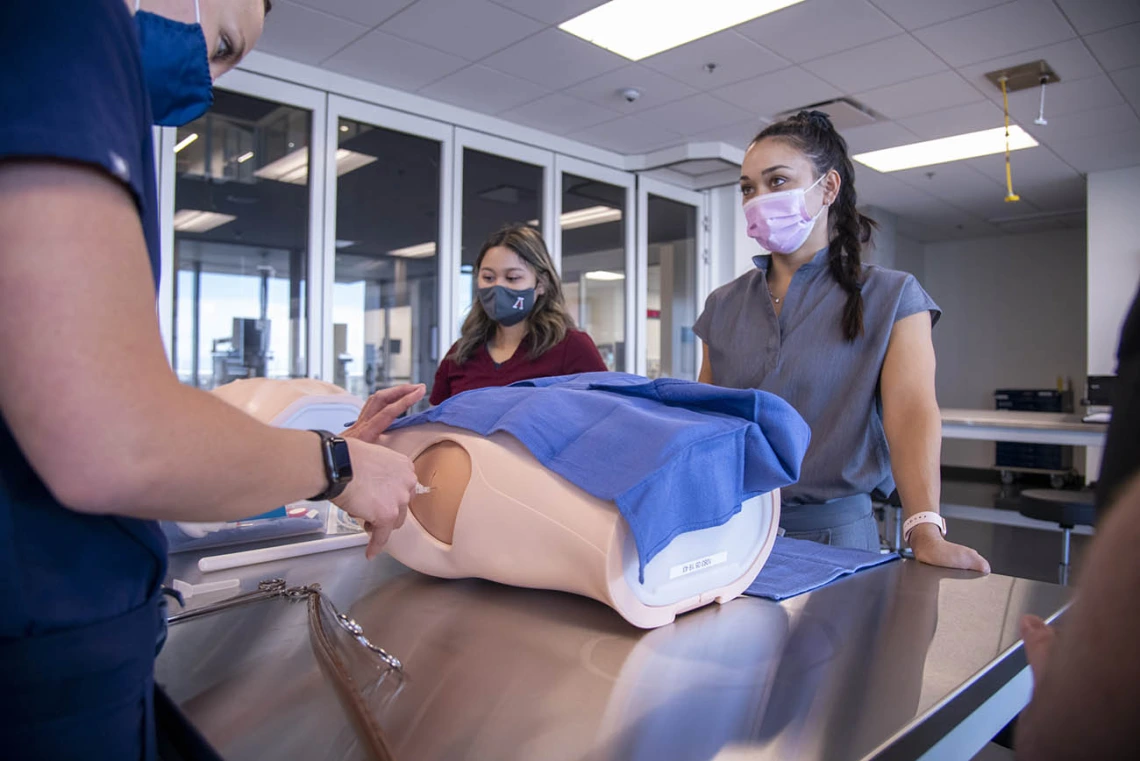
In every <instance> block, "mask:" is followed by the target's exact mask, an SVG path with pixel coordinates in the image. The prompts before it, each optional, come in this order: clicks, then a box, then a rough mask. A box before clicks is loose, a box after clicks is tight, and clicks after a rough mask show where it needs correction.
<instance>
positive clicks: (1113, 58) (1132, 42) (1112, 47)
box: [1085, 24, 1140, 71]
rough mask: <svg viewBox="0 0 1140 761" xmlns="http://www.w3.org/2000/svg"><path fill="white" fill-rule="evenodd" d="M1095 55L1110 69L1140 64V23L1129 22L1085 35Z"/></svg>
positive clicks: (1115, 69)
mask: <svg viewBox="0 0 1140 761" xmlns="http://www.w3.org/2000/svg"><path fill="white" fill-rule="evenodd" d="M1085 42H1087V43H1088V45H1089V47H1090V48H1092V52H1093V55H1095V56H1096V59H1097V60H1098V61H1100V65H1101V66H1103V67H1104V68H1105V69H1107V70H1108V71H1119V70H1120V69H1127V68H1128V67H1129V66H1137V65H1140V24H1129V25H1128V26H1120V27H1117V28H1115V29H1109V30H1108V31H1105V32H1097V33H1096V34H1090V35H1088V36H1087V37H1085Z"/></svg>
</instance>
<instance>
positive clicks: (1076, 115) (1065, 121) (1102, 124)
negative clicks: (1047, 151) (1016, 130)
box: [1022, 95, 1140, 144]
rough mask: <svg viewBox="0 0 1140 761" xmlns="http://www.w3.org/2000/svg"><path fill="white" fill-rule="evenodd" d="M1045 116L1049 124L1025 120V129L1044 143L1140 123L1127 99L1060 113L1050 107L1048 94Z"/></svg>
mask: <svg viewBox="0 0 1140 761" xmlns="http://www.w3.org/2000/svg"><path fill="white" fill-rule="evenodd" d="M1045 118H1046V120H1047V121H1048V124H1045V125H1044V126H1039V125H1037V124H1034V123H1033V122H1032V121H1028V120H1027V121H1023V122H1022V126H1023V127H1024V128H1025V130H1026V131H1027V132H1028V133H1029V134H1031V135H1033V137H1035V138H1037V140H1038V141H1039V142H1042V143H1046V144H1049V143H1053V142H1069V141H1072V140H1077V139H1079V138H1091V137H1098V136H1099V135H1107V134H1110V133H1112V132H1126V131H1127V130H1130V129H1134V128H1136V127H1140V119H1137V118H1136V112H1135V111H1133V110H1132V106H1130V105H1128V104H1127V103H1119V104H1118V105H1115V106H1109V107H1107V108H1091V107H1090V108H1089V109H1087V110H1073V111H1070V112H1069V113H1065V114H1061V115H1057V114H1053V113H1051V112H1050V111H1049V97H1048V95H1046V97H1045Z"/></svg>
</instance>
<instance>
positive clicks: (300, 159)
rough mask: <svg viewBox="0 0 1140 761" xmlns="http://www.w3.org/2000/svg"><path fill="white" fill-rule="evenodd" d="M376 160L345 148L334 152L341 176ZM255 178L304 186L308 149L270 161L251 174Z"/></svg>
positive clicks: (307, 172) (307, 173)
mask: <svg viewBox="0 0 1140 761" xmlns="http://www.w3.org/2000/svg"><path fill="white" fill-rule="evenodd" d="M375 160H376V157H375V156H369V155H367V154H364V153H357V152H356V151H350V150H347V149H345V148H338V149H337V151H336V173H337V176H338V177H339V176H340V175H342V174H348V173H349V172H351V171H353V170H356V169H359V168H360V167H362V166H367V165H369V164H371V163H372V162H373V161H375ZM253 174H254V176H256V177H261V178H262V179H266V180H277V181H278V182H288V183H291V184H293V185H304V184H305V183H307V182H308V181H309V149H308V148H298V149H297V150H295V151H293V152H292V153H288V154H286V155H284V156H282V157H281V158H279V159H277V160H276V161H271V162H270V163H268V164H266V165H265V166H263V167H261V168H260V169H258V170H257V171H256V172H254V173H253Z"/></svg>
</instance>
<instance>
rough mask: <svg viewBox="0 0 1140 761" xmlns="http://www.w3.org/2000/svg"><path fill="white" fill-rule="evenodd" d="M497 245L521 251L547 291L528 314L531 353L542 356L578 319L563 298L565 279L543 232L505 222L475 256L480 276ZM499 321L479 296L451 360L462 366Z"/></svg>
mask: <svg viewBox="0 0 1140 761" xmlns="http://www.w3.org/2000/svg"><path fill="white" fill-rule="evenodd" d="M497 246H503V247H505V248H509V249H510V250H511V251H514V252H515V253H516V254H518V256H519V258H520V259H522V260H523V261H524V262H526V263H527V265H528V266H529V267H530V268H531V269H532V270H534V273H535V275H537V277H538V285H541V286H542V289H543V293H542V294H541V295H537V296H535V300H534V309H533V310H532V311H531V313H530V314H529V315H527V337H528V338H529V339H530V356H531V358H532V359H536V358H538V357H541V356H542V355H543V354H545V353H546V352H548V351H550V350H551V349H553V348H554V347H555V346H557V345H558V344H560V343H562V340H563V339H564V338H566V333H567V332H568V331H569V330H570V329H572V328H573V327H574V320H573V319H571V317H570V313H569V312H567V311H566V302H565V300H564V299H563V298H562V281H561V280H559V278H558V273H557V272H555V271H554V260H553V259H551V258H550V252H549V251H547V250H546V241H544V240H543V239H542V233H540V232H539V231H538V230H537V229H535V228H533V227H531V226H530V225H518V224H515V225H505V226H504V227H503V228H501V229H500V230H499V231H498V232H496V233H495V234H493V235H492V236H491V237H490V238H487V240H486V242H485V243H483V248H482V249H480V250H479V256H478V258H476V259H475V273H476V277H477V276H478V273H479V270H480V269H481V268H482V266H483V258H484V257H485V256H486V255H487V252H488V251H490V250H491V249H492V248H496V247H497ZM496 325H497V323H496V322H495V321H494V320H492V319H491V318H490V317H489V316H488V315H487V312H486V311H485V310H484V309H483V305H482V304H481V303H480V302H479V299H475V302H474V303H473V304H472V305H471V311H470V312H469V313H468V314H467V319H466V320H464V321H463V329H462V331H461V334H460V336H459V341H458V342H457V343H456V344H455V351H453V352H452V353H451V356H450V357H449V359H451V360H453V361H455V362H456V363H458V364H460V365H462V364H463V363H464V362H466V361H467V360H469V359H471V357H472V355H474V354H475V352H476V351H477V350H478V349H479V348H481V347H482V346H483V345H484V344H486V343H487V342H488V341H490V340H491V338H493V337H494V335H495V327H496Z"/></svg>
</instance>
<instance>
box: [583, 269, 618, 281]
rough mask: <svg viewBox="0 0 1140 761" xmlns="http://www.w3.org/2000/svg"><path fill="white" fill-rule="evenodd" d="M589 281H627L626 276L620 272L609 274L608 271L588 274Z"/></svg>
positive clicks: (596, 271) (595, 271)
mask: <svg viewBox="0 0 1140 761" xmlns="http://www.w3.org/2000/svg"><path fill="white" fill-rule="evenodd" d="M586 279H587V280H625V275H623V274H622V273H620V272H609V271H607V270H594V271H593V272H587V273H586Z"/></svg>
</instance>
